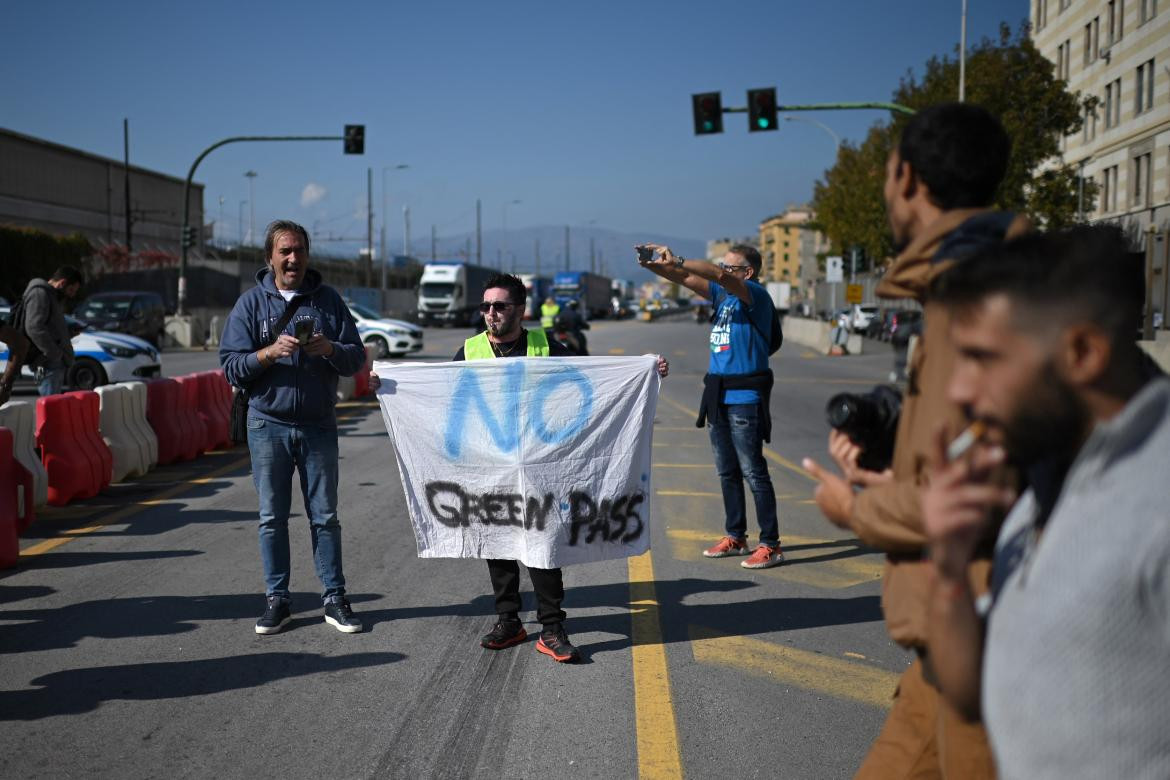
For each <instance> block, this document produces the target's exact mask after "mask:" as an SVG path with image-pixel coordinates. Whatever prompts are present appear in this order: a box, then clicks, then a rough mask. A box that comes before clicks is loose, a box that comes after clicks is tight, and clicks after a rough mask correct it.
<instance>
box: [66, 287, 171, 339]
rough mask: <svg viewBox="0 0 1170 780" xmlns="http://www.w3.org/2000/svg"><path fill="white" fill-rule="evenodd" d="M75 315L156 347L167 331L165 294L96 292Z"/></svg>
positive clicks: (87, 322) (97, 326) (97, 325)
mask: <svg viewBox="0 0 1170 780" xmlns="http://www.w3.org/2000/svg"><path fill="white" fill-rule="evenodd" d="M73 316H74V317H76V318H77V319H79V320H81V321H82V322H84V323H86V324H87V325H92V326H93V327H95V328H98V329H99V330H105V331H113V332H116V333H126V334H129V335H131V336H137V337H138V338H141V339H145V340H146V341H149V342H150V343H151V344H153V345H154V346H155V347H156V348H157V347H159V346H161V345H162V343H163V334H164V332H165V330H166V309H165V308H164V307H163V299H162V296H161V295H159V294H158V293H153V292H102V293H94V294H93V295H91V296H89V297H88V298H86V299H85V300H84V301H82V302H81V303H79V304H78V305H77V307H76V308H75V309H74V310H73Z"/></svg>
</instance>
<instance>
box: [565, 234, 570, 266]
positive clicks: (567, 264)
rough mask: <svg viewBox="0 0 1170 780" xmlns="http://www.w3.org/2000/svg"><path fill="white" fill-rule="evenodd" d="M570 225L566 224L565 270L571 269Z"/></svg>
mask: <svg viewBox="0 0 1170 780" xmlns="http://www.w3.org/2000/svg"><path fill="white" fill-rule="evenodd" d="M569 262H570V261H569V226H568V225H565V270H566V271H568V270H570V269H569Z"/></svg>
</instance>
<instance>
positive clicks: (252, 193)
mask: <svg viewBox="0 0 1170 780" xmlns="http://www.w3.org/2000/svg"><path fill="white" fill-rule="evenodd" d="M244 175H245V176H247V177H248V242H249V243H251V242H254V241H255V240H256V190H255V184H256V177H257V176H258V175H259V174H257V173H256V171H246V172H245V173H244Z"/></svg>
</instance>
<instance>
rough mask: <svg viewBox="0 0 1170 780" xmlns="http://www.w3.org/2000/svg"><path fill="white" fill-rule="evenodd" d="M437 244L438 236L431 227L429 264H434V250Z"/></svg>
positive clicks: (433, 227)
mask: <svg viewBox="0 0 1170 780" xmlns="http://www.w3.org/2000/svg"><path fill="white" fill-rule="evenodd" d="M438 243H439V234H438V233H436V232H435V226H434V225H433V224H432V225H431V262H432V263H433V262H435V249H436V248H437V247H436V245H437V244H438Z"/></svg>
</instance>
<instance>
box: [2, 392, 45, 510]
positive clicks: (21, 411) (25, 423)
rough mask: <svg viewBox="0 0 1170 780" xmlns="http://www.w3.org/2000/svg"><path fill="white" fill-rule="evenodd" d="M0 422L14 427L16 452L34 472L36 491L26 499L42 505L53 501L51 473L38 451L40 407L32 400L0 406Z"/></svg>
mask: <svg viewBox="0 0 1170 780" xmlns="http://www.w3.org/2000/svg"><path fill="white" fill-rule="evenodd" d="M0 426H3V427H5V428H7V429H9V430H10V431H12V455H13V457H15V458H16V459H17V460H18V461H20V465H22V466H24V467H25V469H27V470H28V472H29V473H30V474H32V480H33V488H32V495H31V496H28V497H27V498H26V500H28V501H32V505H33V506H34V507H35V508H37V509H40V508H41V507H43V506H44V505H45V504H47V503H48V502H49V475H48V474H47V473H45V466H44V464H43V463H41V456H40V455H38V454H37V433H36V431H37V409H36V406H35V405H34V404H32V403H30V402H28V401H9V402H8V403H6V404H4V405H3V406H0Z"/></svg>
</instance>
